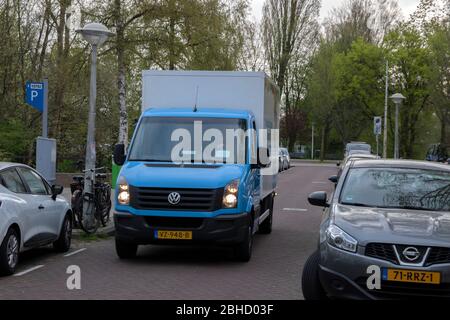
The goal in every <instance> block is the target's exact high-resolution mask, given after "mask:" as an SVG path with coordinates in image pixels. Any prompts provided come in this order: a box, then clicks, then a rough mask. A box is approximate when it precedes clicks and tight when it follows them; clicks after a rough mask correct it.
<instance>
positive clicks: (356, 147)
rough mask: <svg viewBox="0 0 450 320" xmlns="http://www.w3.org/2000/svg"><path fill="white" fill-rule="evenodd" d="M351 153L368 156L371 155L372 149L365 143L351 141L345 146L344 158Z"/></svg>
mask: <svg viewBox="0 0 450 320" xmlns="http://www.w3.org/2000/svg"><path fill="white" fill-rule="evenodd" d="M352 152H357V153H368V154H370V153H372V147H371V146H370V144H368V143H366V142H360V141H352V142H349V143H347V144H346V145H345V150H344V158H345V157H347V156H348V155H349V154H350V153H352Z"/></svg>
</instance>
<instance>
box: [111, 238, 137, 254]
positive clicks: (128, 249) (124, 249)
mask: <svg viewBox="0 0 450 320" xmlns="http://www.w3.org/2000/svg"><path fill="white" fill-rule="evenodd" d="M137 249H138V246H137V244H134V243H129V242H124V241H122V240H119V239H117V238H116V253H117V255H118V256H119V258H120V259H133V258H135V257H136V254H137Z"/></svg>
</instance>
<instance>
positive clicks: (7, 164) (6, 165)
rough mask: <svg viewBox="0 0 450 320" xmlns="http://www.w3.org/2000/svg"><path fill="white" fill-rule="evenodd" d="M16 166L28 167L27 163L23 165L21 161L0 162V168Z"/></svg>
mask: <svg viewBox="0 0 450 320" xmlns="http://www.w3.org/2000/svg"><path fill="white" fill-rule="evenodd" d="M17 166H22V167H28V166H27V165H25V164H23V163H15V162H0V170H3V169H6V168H10V167H17Z"/></svg>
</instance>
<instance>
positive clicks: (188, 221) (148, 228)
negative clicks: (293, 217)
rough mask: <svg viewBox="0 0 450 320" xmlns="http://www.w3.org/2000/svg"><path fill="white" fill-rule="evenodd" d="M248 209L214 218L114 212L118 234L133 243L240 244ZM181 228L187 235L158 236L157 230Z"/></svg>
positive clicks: (243, 234) (117, 235)
mask: <svg viewBox="0 0 450 320" xmlns="http://www.w3.org/2000/svg"><path fill="white" fill-rule="evenodd" d="M249 221H250V215H249V214H248V213H242V214H232V215H220V216H217V217H214V218H190V217H152V216H138V215H132V214H121V213H115V214H114V223H115V228H116V234H115V236H116V238H118V239H120V240H121V241H124V242H129V243H133V244H139V245H141V244H142V245H143V244H193V243H204V244H205V243H206V244H208V243H210V244H217V245H220V244H223V245H229V244H237V243H240V242H242V241H243V240H244V239H245V234H246V232H247V229H248V225H249ZM161 231H168V232H172V233H173V232H175V233H177V232H180V233H185V232H187V233H188V234H190V235H191V237H188V238H187V239H159V238H158V236H157V235H158V232H161Z"/></svg>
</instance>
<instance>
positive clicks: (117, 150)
mask: <svg viewBox="0 0 450 320" xmlns="http://www.w3.org/2000/svg"><path fill="white" fill-rule="evenodd" d="M113 158H114V162H115V163H116V164H117V165H118V166H122V165H123V164H124V163H125V158H126V155H125V145H124V144H122V143H120V144H116V145H115V146H114V154H113Z"/></svg>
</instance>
